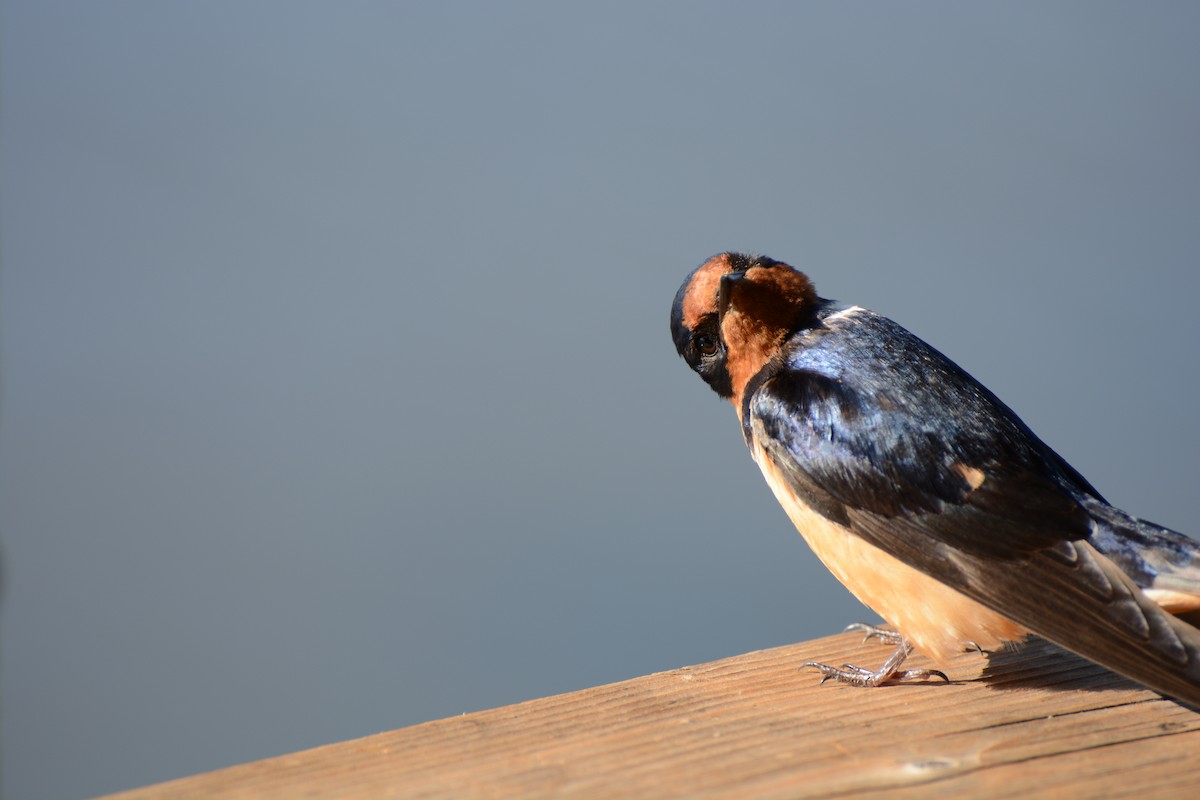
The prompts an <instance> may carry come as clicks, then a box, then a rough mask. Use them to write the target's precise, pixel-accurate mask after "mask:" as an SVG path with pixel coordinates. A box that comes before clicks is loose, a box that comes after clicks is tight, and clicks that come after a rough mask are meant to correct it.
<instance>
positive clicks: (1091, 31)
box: [0, 0, 1200, 798]
mask: <svg viewBox="0 0 1200 800" xmlns="http://www.w3.org/2000/svg"><path fill="white" fill-rule="evenodd" d="M1198 35H1200V8H1198V7H1197V6H1196V5H1195V4H1193V3H1163V2H1157V3H1128V4H1110V3H1091V2H1089V3H1071V2H1058V3H1049V4H1048V3H1006V4H979V3H972V4H961V3H921V4H903V5H902V4H891V3H888V4H869V3H817V4H793V3H753V2H752V3H740V4H738V7H737V8H736V10H735V9H734V8H733V4H725V3H711V2H692V3H680V2H673V3H666V2H663V3H628V4H626V3H606V4H589V5H584V4H575V3H558V2H546V3H531V2H521V3H511V4H496V3H476V2H454V3H433V2H429V3H369V2H346V3H308V2H254V3H246V2H240V1H238V2H204V3H185V2H162V1H161V0H155V1H153V2H150V1H149V0H147V1H145V2H133V1H132V0H130V1H126V2H115V1H114V2H69V3H63V2H48V1H47V0H36V2H34V1H33V0H8V2H4V3H3V5H2V6H0V91H2V95H0V126H2V127H0V146H2V148H3V151H2V159H0V191H2V205H0V212H2V215H3V216H2V220H3V222H2V228H0V247H2V250H0V256H2V272H0V289H2V291H3V305H2V307H0V311H2V317H0V319H2V325H3V327H2V339H0V356H2V360H0V547H2V551H0V552H2V556H3V583H2V590H0V636H2V650H0V686H2V692H3V693H2V702H0V724H2V729H0V743H2V745H3V756H2V757H3V761H2V762H0V770H2V772H3V790H4V793H5V795H6V796H7V797H13V798H43V797H44V798H50V797H72V796H82V795H88V794H97V793H101V792H107V791H111V790H116V789H121V788H129V787H133V786H137V785H142V784H146V783H150V782H154V781H160V780H164V779H168V778H173V777H180V776H184V775H188V774H191V773H195V772H198V771H203V770H209V769H213V768H216V767H221V766H225V765H229V764H233V763H237V762H243V761H247V760H252V759H257V758H262V757H266V756H272V755H277V754H280V753H285V752H289V751H293V750H297V749H300V748H306V747H311V746H315V745H320V744H324V743H328V742H333V741H336V740H340V739H345V738H349V737H357V736H362V735H365V734H370V733H373V732H377V731H382V730H388V729H392V728H396V727H399V726H405V725H411V724H414V723H418V722H422V721H425V720H429V719H434V718H438V717H443V716H448V715H453V714H459V713H462V712H467V711H472V710H476V709H481V708H487V707H492V706H497V705H501V704H506V703H512V702H516V701H519V700H524V699H527V698H533V697H539V696H544V695H549V694H553V693H556V692H564V691H569V690H572V689H579V688H583V687H587V686H592V685H595V684H601V683H605V682H610V681H617V680H621V679H623V678H629V677H633V676H636V675H641V674H645V673H648V672H652V671H655V670H664V669H669V668H673V667H677V666H681V665H685V664H692V663H698V662H703V661H706V660H710V659H714V658H720V657H722V656H728V655H733V654H737V653H741V652H744V651H747V650H751V649H756V648H763V647H770V646H773V645H778V644H781V643H786V642H792V641H797V640H800V639H805V638H810V637H814V636H818V635H822V634H827V633H831V632H834V631H837V630H839V629H840V628H841V627H842V626H843V625H844V624H846V623H848V622H851V621H854V620H858V619H864V618H865V619H870V618H871V615H870V614H869V613H868V612H866V611H865V610H863V609H862V608H861V607H860V606H858V605H857V603H856V602H855V601H854V600H853V599H852V598H850V597H849V595H848V594H846V592H845V591H844V590H843V589H841V588H840V586H839V585H838V584H837V583H836V582H835V581H834V580H833V579H832V578H831V577H830V576H828V575H827V574H826V573H825V572H824V570H823V569H822V568H821V567H820V565H819V564H818V563H817V562H816V560H815V559H814V558H813V557H812V556H811V555H810V554H809V553H808V551H807V549H806V548H805V547H804V544H803V542H802V541H801V539H800V537H799V536H797V535H796V534H795V533H794V531H793V530H792V528H791V526H790V524H789V523H788V521H787V520H786V518H785V517H784V515H783V513H782V512H781V511H780V510H779V508H778V507H777V506H776V504H775V502H774V500H773V499H772V498H771V496H770V493H769V491H768V490H767V487H766V486H765V484H764V483H763V481H762V480H761V478H760V476H759V475H758V472H757V470H756V469H755V467H754V465H753V464H752V463H751V461H750V459H749V457H748V455H747V454H746V452H745V448H744V446H743V444H742V442H741V438H740V432H739V430H738V426H737V424H736V421H735V417H734V414H733V411H732V410H731V409H730V408H728V407H727V406H726V405H725V404H723V403H721V402H720V401H719V400H718V399H717V398H716V397H715V396H714V395H713V394H712V393H711V392H709V390H708V389H707V388H706V387H705V386H703V384H701V382H700V381H699V380H698V379H697V378H696V377H695V376H694V375H692V374H691V373H690V372H689V371H688V370H687V369H686V368H685V366H684V365H683V364H682V362H680V361H679V360H678V359H677V357H676V355H675V353H674V350H673V348H672V345H671V341H670V338H669V336H668V332H667V314H668V308H669V304H670V301H671V298H672V296H673V295H674V293H675V290H676V288H677V286H678V284H679V283H680V281H681V280H682V278H683V277H684V275H685V274H686V273H687V272H688V271H689V270H690V269H692V268H693V267H694V266H695V265H696V264H698V263H699V262H700V261H702V260H703V259H705V258H706V257H708V256H710V255H712V254H713V253H716V252H719V251H721V250H725V249H730V248H736V249H745V250H750V251H755V252H759V253H765V254H768V255H771V256H773V257H776V258H780V259H785V260H788V261H790V262H792V263H793V264H795V265H797V266H799V267H801V268H803V269H805V270H807V271H808V272H809V273H810V274H811V275H812V277H813V279H814V281H815V282H816V284H817V286H818V289H819V290H820V291H821V292H822V294H824V295H826V296H829V297H835V298H838V299H840V300H843V301H849V302H855V303H859V304H862V305H867V306H870V307H872V308H875V309H876V310H878V311H881V312H883V313H885V314H888V315H889V316H892V317H893V318H895V319H897V320H899V321H900V322H902V323H903V324H905V325H907V326H908V327H910V328H911V329H912V330H914V331H915V332H917V333H918V334H919V335H921V336H923V337H925V338H926V339H928V340H929V341H931V342H933V343H934V344H935V345H936V346H938V347H940V348H941V349H942V350H944V351H945V352H946V353H948V354H949V355H950V356H951V357H952V358H954V359H956V360H958V361H959V362H960V363H961V364H963V365H964V366H965V367H967V369H968V370H970V371H971V372H972V373H974V374H975V375H976V376H977V377H979V378H980V379H982V380H983V381H984V382H985V383H986V384H988V385H989V386H990V387H991V388H992V389H993V390H995V391H996V392H997V393H998V394H999V395H1000V396H1001V397H1002V398H1004V399H1005V400H1006V401H1007V402H1008V403H1009V404H1010V405H1012V406H1013V407H1014V408H1015V409H1016V410H1017V411H1018V412H1019V413H1020V414H1022V415H1023V416H1024V418H1025V419H1026V421H1028V422H1029V423H1030V424H1031V425H1032V426H1033V427H1034V429H1035V430H1036V431H1038V432H1039V433H1040V434H1041V435H1042V436H1043V438H1045V439H1046V440H1047V441H1048V442H1049V443H1050V444H1051V445H1052V446H1054V447H1055V448H1057V449H1058V450H1059V451H1060V452H1062V453H1063V454H1064V455H1065V456H1066V457H1067V458H1068V460H1070V461H1071V462H1072V463H1073V464H1074V465H1075V466H1077V467H1078V468H1079V469H1080V470H1081V471H1082V472H1083V473H1084V474H1085V475H1087V476H1088V477H1089V478H1090V479H1091V480H1092V481H1093V482H1094V483H1095V484H1096V485H1097V486H1098V487H1099V488H1100V490H1101V491H1102V492H1104V493H1105V494H1106V495H1108V496H1109V497H1110V499H1112V500H1113V501H1115V502H1117V503H1119V504H1120V505H1122V506H1124V507H1125V508H1127V509H1128V510H1130V511H1132V512H1135V513H1137V514H1140V515H1142V516H1146V517H1148V518H1150V519H1153V520H1156V521H1158V522H1161V523H1163V524H1167V525H1171V526H1174V527H1177V528H1180V529H1182V530H1184V531H1186V532H1191V533H1195V532H1196V531H1197V530H1198V529H1200V526H1198V525H1197V523H1196V513H1195V511H1196V503H1197V486H1196V479H1197V476H1198V475H1200V469H1198V463H1197V461H1198V456H1197V453H1198V452H1200V424H1198V423H1197V419H1196V395H1197V388H1198V386H1197V383H1198V380H1200V368H1198V364H1200V359H1198V358H1197V345H1198V344H1200V322H1198V321H1197V315H1196V302H1197V291H1198V289H1200V279H1198V278H1197V270H1196V264H1197V260H1198V258H1200V147H1198V143H1200V48H1197V46H1196V42H1197V36H1198ZM796 680H797V681H808V680H812V678H811V676H804V675H801V674H797V677H796Z"/></svg>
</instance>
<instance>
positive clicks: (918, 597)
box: [752, 446, 1027, 663]
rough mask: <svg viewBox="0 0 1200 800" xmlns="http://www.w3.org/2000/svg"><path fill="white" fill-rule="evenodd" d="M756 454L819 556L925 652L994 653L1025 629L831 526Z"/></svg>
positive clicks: (942, 656) (941, 656)
mask: <svg viewBox="0 0 1200 800" xmlns="http://www.w3.org/2000/svg"><path fill="white" fill-rule="evenodd" d="M752 455H753V456H754V460H755V461H756V462H757V463H758V466H759V468H760V469H761V470H762V473H763V476H764V477H765V478H766V479H767V483H768V484H769V485H770V487H771V491H773V492H774V493H775V497H776V499H777V500H779V503H780V505H782V506H783V508H784V511H786V512H787V515H788V517H789V518H790V519H791V520H792V524H794V525H795V526H796V529H797V530H799V531H800V534H801V535H802V536H803V537H804V540H805V541H806V542H808V546H809V547H811V548H812V551H813V552H814V553H816V554H817V558H819V559H821V562H822V563H823V564H824V565H825V566H826V567H827V568H828V569H829V571H830V572H832V573H833V574H834V576H835V577H836V578H837V579H838V580H839V581H841V582H842V584H843V585H844V586H845V587H846V588H847V589H849V590H850V592H851V593H852V594H853V595H854V596H855V597H857V598H858V599H859V600H860V601H861V602H863V603H864V604H866V605H867V606H869V607H870V608H872V609H874V611H875V612H876V613H877V614H879V615H880V616H881V617H883V618H884V619H885V620H886V621H887V622H888V623H890V624H891V625H893V626H894V627H895V628H896V630H898V631H900V633H901V634H903V635H904V637H905V638H907V639H908V640H909V641H910V642H912V643H913V645H914V646H916V648H917V649H918V650H920V651H921V652H923V653H925V654H926V655H928V656H929V657H931V658H933V659H934V660H936V661H940V662H943V663H944V662H946V661H947V660H949V659H950V658H952V657H953V656H955V655H957V654H958V653H961V652H962V651H963V649H964V648H966V647H967V646H969V645H970V644H974V645H978V646H979V647H982V648H983V649H985V650H992V649H995V648H997V647H999V646H1000V645H1001V644H1002V643H1004V642H1007V641H1014V640H1019V639H1021V638H1023V637H1024V636H1025V635H1026V634H1027V631H1026V630H1025V629H1024V628H1022V627H1021V626H1019V625H1017V624H1016V623H1015V622H1012V621H1011V620H1008V619H1006V618H1005V617H1003V616H1001V615H999V614H997V613H996V612H994V611H992V610H990V609H988V608H985V607H984V606H982V605H980V604H979V603H977V602H975V601H974V600H971V599H970V598H969V597H967V596H965V595H963V594H962V593H960V592H958V591H956V590H954V589H951V588H950V587H948V586H946V585H944V584H942V583H940V582H939V581H936V580H934V579H933V578H930V577H929V576H927V575H925V574H924V573H922V572H920V571H918V570H916V569H914V568H912V567H910V566H908V565H907V564H905V563H904V562H902V561H900V560H899V559H897V558H895V557H894V556H891V555H888V554H887V553H885V552H883V551H882V550H880V549H879V548H878V547H875V546H874V545H872V544H869V543H867V542H866V541H865V540H863V539H862V538H860V537H858V536H855V535H854V534H853V533H851V532H850V531H848V530H846V529H845V528H844V527H842V526H841V525H838V524H836V523H834V522H830V521H829V520H828V519H826V518H825V517H823V516H821V515H820V514H818V513H816V512H815V511H813V510H812V509H810V508H808V506H806V505H804V504H803V503H802V502H800V501H799V500H797V499H796V498H795V497H794V496H793V495H792V493H791V492H790V491H788V488H787V482H786V481H785V480H784V478H783V476H782V475H781V474H780V472H779V470H778V469H776V467H775V466H774V464H772V463H771V461H770V459H769V458H767V457H766V455H765V453H764V452H763V451H762V449H761V448H759V447H757V446H756V447H755V448H754V450H753V452H752Z"/></svg>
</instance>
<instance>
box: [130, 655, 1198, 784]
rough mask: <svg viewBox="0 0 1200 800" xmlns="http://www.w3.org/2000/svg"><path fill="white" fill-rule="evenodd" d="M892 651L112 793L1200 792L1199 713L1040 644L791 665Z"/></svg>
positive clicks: (620, 696) (664, 679)
mask: <svg viewBox="0 0 1200 800" xmlns="http://www.w3.org/2000/svg"><path fill="white" fill-rule="evenodd" d="M888 652H889V648H887V647H881V646H879V645H878V644H877V643H863V642H861V641H860V637H858V636H857V635H851V634H843V635H839V636H832V637H828V638H824V639H816V640H813V641H809V642H802V643H799V644H795V645H789V646H786V647H778V648H774V649H770V650H761V651H756V652H752V653H746V654H744V655H740V656H735V657H732V658H725V659H721V660H718V661H713V662H711V663H707V664H700V665H696V666H691V667H683V668H681V669H676V670H671V671H668V672H661V673H656V674H653V675H646V676H643V677H640V678H634V679H631V680H627V681H622V682H619V683H613V684H609V685H606V686H598V687H595V688H591V689H584V690H582V691H577V692H571V693H569V694H562V695H556V696H552V697H545V698H541V699H537V700H530V701H527V702H524V703H518V704H515V705H511V706H505V707H502V708H495V709H491V710H487V711H479V712H476V713H472V714H465V715H462V716H457V717H450V718H447V719H441V720H435V721H432V722H426V723H423V724H420V725H413V726H410V727H407V728H401V729H398V730H394V731H390V732H387V733H380V734H375V735H372V736H366V737H364V738H361V739H353V740H349V741H345V742H339V743H335V744H329V745H325V746H322V747H317V748H314V749H311V750H305V751H302V752H297V753H292V754H289V755H284V756H279V757H277V758H269V759H264V760H261V761H255V762H251V763H247V764H241V765H238V766H232V767H228V768H225V769H219V770H216V771H213V772H207V773H203V774H199V775H194V776H192V777H188V778H182V779H180V780H175V781H170V782H167V783H162V784H156V785H154V786H148V787H145V788H142V789H137V790H134V791H130V792H125V793H121V794H116V795H111V797H113V798H124V799H125V800H135V798H136V799H137V800H146V798H159V797H170V798H188V797H206V798H207V797H228V798H273V797H280V798H283V797H288V798H291V797H297V796H304V797H309V798H333V797H338V798H357V797H363V798H366V797H394V798H419V797H456V798H508V797H513V798H517V797H520V798H536V797H597V798H599V797H639V798H657V797H697V798H717V797H720V798H772V797H780V798H783V797H787V798H799V797H830V796H837V797H905V796H912V797H940V796H944V797H955V798H961V797H963V796H971V797H979V796H988V795H989V794H995V793H997V792H999V791H1001V790H1002V791H1003V792H1004V793H1005V794H1006V795H1009V796H1012V795H1016V794H1021V793H1028V794H1032V795H1033V796H1038V795H1041V794H1054V793H1058V792H1064V791H1066V792H1070V793H1071V794H1076V793H1078V794H1079V795H1080V796H1089V797H1108V796H1121V795H1122V794H1123V793H1124V792H1125V791H1127V790H1128V791H1131V792H1132V790H1133V789H1135V788H1136V789H1137V792H1136V793H1137V794H1138V795H1139V797H1147V796H1155V795H1160V796H1171V795H1175V794H1176V793H1177V792H1182V793H1183V794H1187V793H1189V792H1191V791H1193V790H1194V788H1195V787H1194V786H1193V785H1192V784H1193V783H1194V780H1195V779H1194V777H1193V776H1194V775H1196V774H1200V773H1198V772H1197V769H1200V714H1197V713H1196V712H1195V711H1192V710H1191V709H1188V708H1186V707H1184V706H1181V705H1179V704H1177V703H1174V702H1172V701H1169V700H1165V699H1163V698H1161V697H1159V696H1158V695H1156V694H1154V693H1153V692H1150V691H1148V690H1146V689H1143V688H1140V687H1138V686H1137V685H1135V684H1133V683H1131V682H1130V681H1128V680H1126V679H1124V678H1121V677H1119V676H1117V675H1114V674H1113V673H1111V672H1108V671H1107V670H1104V669H1103V668H1100V667H1097V666H1095V665H1093V664H1090V663H1088V662H1086V661H1083V660H1082V659H1079V658H1077V657H1075V656H1073V655H1071V654H1069V653H1065V652H1063V651H1061V650H1059V649H1057V648H1055V647H1053V646H1052V645H1048V644H1045V643H1042V642H1039V641H1036V640H1035V641H1032V642H1030V643H1027V644H1026V645H1024V646H1022V647H1021V648H1019V649H1016V650H1013V651H1006V652H1001V653H997V654H992V655H990V656H987V657H984V656H981V655H978V654H964V655H963V656H961V657H960V658H958V659H957V660H956V661H955V662H954V663H953V664H951V665H948V667H949V668H948V669H947V670H946V671H947V672H948V673H949V674H950V677H951V679H952V682H951V684H950V685H945V684H942V683H941V682H937V681H935V682H931V683H924V684H904V685H896V686H886V687H880V688H877V689H857V688H854V687H847V686H840V685H834V684H826V685H824V686H821V685H820V684H819V680H818V677H819V676H816V675H815V674H814V673H812V672H802V671H800V670H799V669H798V667H799V665H801V664H803V663H804V662H805V661H808V660H818V661H827V662H830V663H834V664H841V663H842V662H844V661H850V662H853V663H858V664H862V665H868V666H869V665H875V664H878V663H880V662H881V661H882V659H883V658H884V657H885V656H886V655H887V654H888ZM913 662H914V665H915V666H922V665H924V666H931V665H930V664H928V662H923V661H922V659H920V658H914V659H913ZM1177 796H1182V795H1177Z"/></svg>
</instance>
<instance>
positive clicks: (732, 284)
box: [671, 253, 818, 407]
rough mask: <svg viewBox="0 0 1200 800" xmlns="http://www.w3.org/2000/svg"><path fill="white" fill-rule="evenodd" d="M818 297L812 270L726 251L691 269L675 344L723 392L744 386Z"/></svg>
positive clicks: (737, 397)
mask: <svg viewBox="0 0 1200 800" xmlns="http://www.w3.org/2000/svg"><path fill="white" fill-rule="evenodd" d="M817 302H818V298H817V293H816V290H815V289H813V285H812V283H811V282H810V281H809V280H808V278H807V277H805V275H804V273H802V272H799V271H797V270H795V269H793V268H792V267H790V266H788V265H787V264H784V263H783V262H780V261H775V260H773V259H770V258H766V257H763V256H746V255H742V254H740V253H721V254H720V255H717V256H713V257H712V258H710V259H709V260H708V261H705V262H704V263H703V264H701V265H700V266H699V267H697V268H696V269H695V270H693V271H692V274H691V275H688V277H687V280H685V281H684V282H683V285H682V286H680V287H679V291H678V292H677V293H676V294H675V302H674V304H672V306H671V337H672V338H673V339H674V340H675V349H676V350H678V351H679V355H680V356H682V357H683V360H684V361H686V362H687V364H688V366H689V367H691V368H692V369H693V370H695V371H696V373H697V374H699V375H700V377H701V378H703V379H704V381H705V382H706V383H707V384H708V385H709V386H711V387H712V389H713V391H715V392H716V393H717V394H718V395H720V396H721V397H724V398H727V399H730V400H732V401H733V403H734V405H735V406H738V407H740V404H741V396H742V391H743V390H744V389H745V388H746V384H747V382H749V380H750V379H751V378H753V377H754V376H755V375H756V374H757V373H758V372H759V370H761V369H762V368H763V366H765V365H766V364H767V363H768V362H769V361H770V360H771V359H772V358H773V357H774V356H775V355H776V354H777V353H778V352H779V348H780V346H781V345H782V344H783V343H784V341H785V340H786V339H787V337H788V336H789V335H790V334H791V333H792V332H793V331H795V330H796V329H797V328H799V327H800V326H801V325H802V324H803V323H804V322H805V320H807V319H808V318H809V317H810V316H811V314H812V312H813V310H814V309H815V307H816V305H817Z"/></svg>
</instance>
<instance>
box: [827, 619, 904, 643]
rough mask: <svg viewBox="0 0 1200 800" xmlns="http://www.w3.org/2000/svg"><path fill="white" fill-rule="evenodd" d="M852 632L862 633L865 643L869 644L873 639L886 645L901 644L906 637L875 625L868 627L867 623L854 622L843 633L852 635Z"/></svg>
mask: <svg viewBox="0 0 1200 800" xmlns="http://www.w3.org/2000/svg"><path fill="white" fill-rule="evenodd" d="M850 631H861V632H862V634H863V641H864V642H869V641H871V640H872V639H878V640H879V641H881V642H883V643H884V644H900V643H901V642H903V641H904V637H903V636H901V635H900V634H899V632H897V631H892V630H888V629H887V628H880V627H877V626H875V625H868V624H867V623H865V622H852V623H851V624H849V625H847V626H846V627H845V629H844V630H843V631H842V632H843V633H850Z"/></svg>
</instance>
